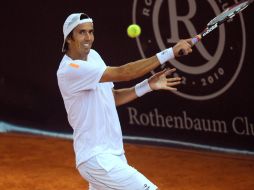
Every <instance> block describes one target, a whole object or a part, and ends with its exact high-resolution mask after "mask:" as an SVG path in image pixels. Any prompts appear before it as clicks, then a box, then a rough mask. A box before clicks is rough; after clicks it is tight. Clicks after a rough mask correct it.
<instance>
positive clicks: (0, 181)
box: [0, 133, 254, 190]
mask: <svg viewBox="0 0 254 190" xmlns="http://www.w3.org/2000/svg"><path fill="white" fill-rule="evenodd" d="M125 150H126V156H127V159H128V160H129V164H130V165H132V166H134V167H135V168H136V169H138V170H139V171H141V172H142V173H144V174H145V175H146V176H147V177H148V178H149V179H150V180H151V181H153V182H154V183H155V184H157V185H158V186H159V187H160V189H161V190H254V157H253V156H243V155H234V154H222V153H214V152H207V151H201V150H186V149H178V148H170V147H158V146H148V145H136V144H129V143H125ZM87 187H88V184H87V182H85V181H84V180H83V179H82V178H81V177H80V176H79V173H78V172H77V170H76V169H75V162H74V152H73V149H72V141H71V140H65V139H59V138H50V137H43V136H34V135H25V134H11V133H9V134H8V133H0V190H82V189H83V190H86V189H88V188H87Z"/></svg>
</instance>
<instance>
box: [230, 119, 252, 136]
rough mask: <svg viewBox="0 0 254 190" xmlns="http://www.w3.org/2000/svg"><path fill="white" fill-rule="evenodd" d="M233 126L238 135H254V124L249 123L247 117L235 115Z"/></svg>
mask: <svg viewBox="0 0 254 190" xmlns="http://www.w3.org/2000/svg"><path fill="white" fill-rule="evenodd" d="M232 127H233V130H234V132H235V133H236V134H238V135H247V136H250V135H251V136H254V125H253V123H249V121H248V118H247V117H235V118H234V119H233V121H232Z"/></svg>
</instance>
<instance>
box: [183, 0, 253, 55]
mask: <svg viewBox="0 0 254 190" xmlns="http://www.w3.org/2000/svg"><path fill="white" fill-rule="evenodd" d="M253 1H254V0H242V1H240V2H238V3H236V4H234V5H232V6H230V7H228V8H227V9H226V10H225V11H223V12H222V13H220V14H219V15H217V16H216V17H215V18H214V19H212V20H211V21H210V22H209V23H208V24H207V26H206V28H205V29H204V30H203V32H201V33H200V34H198V35H196V36H195V37H194V38H192V39H191V42H192V45H193V46H194V45H195V44H196V43H198V42H199V41H200V40H201V39H203V38H204V37H205V36H206V35H207V34H209V33H210V32H212V31H213V30H215V29H216V28H218V26H220V25H221V24H223V23H225V22H226V21H227V20H229V19H231V18H233V17H234V16H235V15H236V14H238V13H240V12H241V11H243V10H244V9H245V8H247V7H248V6H249V5H250V4H251V3H252V2H253ZM179 55H180V56H182V55H184V50H182V49H181V50H180V51H179Z"/></svg>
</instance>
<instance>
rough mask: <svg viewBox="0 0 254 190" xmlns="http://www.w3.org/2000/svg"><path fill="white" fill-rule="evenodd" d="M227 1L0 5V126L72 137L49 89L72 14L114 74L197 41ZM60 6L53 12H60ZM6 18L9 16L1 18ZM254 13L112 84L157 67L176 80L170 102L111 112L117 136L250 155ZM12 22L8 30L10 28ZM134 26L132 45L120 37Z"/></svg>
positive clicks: (148, 101)
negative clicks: (87, 20)
mask: <svg viewBox="0 0 254 190" xmlns="http://www.w3.org/2000/svg"><path fill="white" fill-rule="evenodd" d="M236 2H237V1H235V0H229V1H226V2H225V1H222V0H216V1H214V0H207V1H199V0H133V1H121V3H119V1H98V0H97V1H96V0H95V1H85V2H84V1H75V2H73V1H72V2H69V1H48V0H46V1H43V2H27V3H26V2H16V3H15V5H13V3H11V1H9V2H6V5H5V7H2V9H3V10H2V11H1V13H2V14H4V15H5V17H4V18H6V19H4V20H3V23H2V27H3V28H5V30H2V31H1V34H2V36H5V38H3V39H2V40H3V44H5V45H4V47H3V48H2V51H3V53H2V60H1V62H0V92H1V93H0V108H1V109H0V119H1V120H4V121H9V122H12V123H17V124H22V125H24V124H25V125H26V126H29V127H32V128H39V129H45V130H51V131H61V132H71V131H72V130H71V127H70V126H69V124H68V121H67V117H66V112H65V110H64V105H63V101H62V98H61V95H60V92H59V89H58V86H57V80H56V70H57V68H58V64H59V62H60V60H61V58H62V56H63V55H62V53H61V47H62V40H63V34H62V25H63V22H64V20H65V18H66V17H67V16H68V15H69V14H70V13H72V12H85V13H87V14H88V15H89V16H90V17H92V18H93V20H94V25H95V42H94V47H93V48H94V49H96V50H97V51H98V52H99V53H100V54H101V56H102V58H103V59H104V60H105V62H106V64H107V65H109V66H119V65H123V64H125V63H127V62H131V61H134V60H137V59H141V58H147V57H150V56H153V55H154V54H155V53H157V52H159V51H161V50H163V49H165V48H167V47H171V46H173V45H174V44H175V43H176V42H178V41H179V40H180V39H183V38H189V37H192V36H195V35H196V34H198V33H199V32H201V31H202V30H203V29H204V27H205V26H206V24H207V23H208V22H209V21H210V20H211V19H212V18H213V17H214V16H215V15H217V14H219V13H220V12H222V11H223V10H225V9H226V8H227V7H228V6H230V5H232V4H234V3H236ZM60 5H61V6H60ZM9 10H12V11H9ZM251 12H253V5H251V6H250V7H248V8H247V9H246V10H244V12H243V13H241V14H239V15H237V16H235V17H234V18H232V19H231V20H229V22H228V23H227V24H224V25H221V26H220V27H218V28H217V29H215V30H214V31H213V32H212V33H209V34H207V36H206V38H205V39H204V40H203V41H201V42H199V43H198V44H197V45H196V46H195V47H194V48H193V53H192V54H191V55H189V56H186V57H181V58H178V59H174V60H170V61H169V62H168V63H167V64H165V65H163V66H161V67H159V68H157V69H156V70H154V71H152V72H151V73H149V74H147V75H146V76H144V77H142V78H140V79H136V80H134V81H130V82H123V83H115V88H122V87H129V86H133V85H134V84H136V83H137V82H139V81H141V80H143V79H144V78H147V77H150V76H151V75H152V74H153V73H154V72H157V71H160V70H161V69H163V68H165V67H175V68H176V69H177V71H176V72H175V73H174V76H180V77H182V78H183V84H182V85H181V86H179V88H178V91H176V92H165V91H160V92H151V93H149V94H147V95H145V96H143V97H142V98H139V99H136V100H135V101H133V102H131V103H128V104H126V105H123V106H120V107H118V111H119V116H120V120H121V125H122V129H123V133H124V135H128V136H140V137H151V138H158V139H168V140H177V141H183V142H190V143H199V144H205V145H211V146H219V147H225V148H236V149H241V150H251V151H254V117H253V115H254V98H253V97H254V88H253V86H254V80H252V75H253V74H252V73H253V71H254V63H253V62H254V59H253V55H252V52H253V50H252V49H253V48H252V44H253V39H254V38H253V36H252V35H251V34H253V33H254V29H253V26H252V23H253V19H254V18H253V14H251ZM13 21H16V22H13ZM132 23H137V24H139V25H140V26H141V29H142V33H141V35H140V36H139V37H138V38H136V39H131V38H129V37H128V36H127V34H126V29H127V27H128V25H130V24H132Z"/></svg>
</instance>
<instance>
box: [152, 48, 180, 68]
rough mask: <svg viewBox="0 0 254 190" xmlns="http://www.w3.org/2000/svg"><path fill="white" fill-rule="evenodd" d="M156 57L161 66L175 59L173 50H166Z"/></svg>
mask: <svg viewBox="0 0 254 190" xmlns="http://www.w3.org/2000/svg"><path fill="white" fill-rule="evenodd" d="M156 56H157V58H158V59H159V62H160V64H164V63H165V62H167V61H168V60H170V59H174V58H175V55H174V52H173V48H168V49H165V50H163V51H161V52H159V53H157V54H156Z"/></svg>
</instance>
